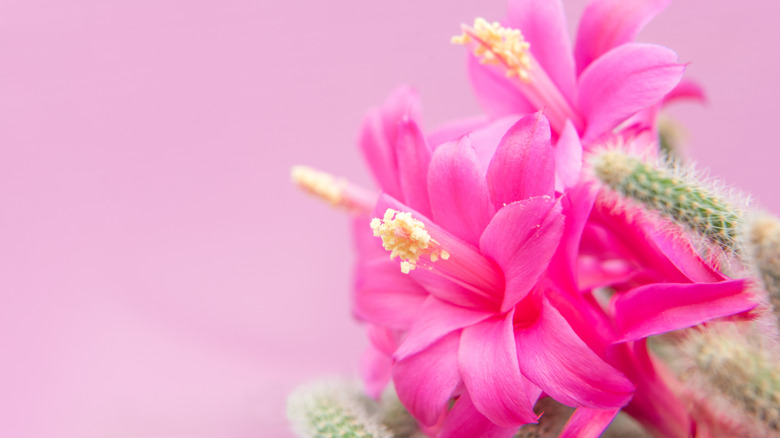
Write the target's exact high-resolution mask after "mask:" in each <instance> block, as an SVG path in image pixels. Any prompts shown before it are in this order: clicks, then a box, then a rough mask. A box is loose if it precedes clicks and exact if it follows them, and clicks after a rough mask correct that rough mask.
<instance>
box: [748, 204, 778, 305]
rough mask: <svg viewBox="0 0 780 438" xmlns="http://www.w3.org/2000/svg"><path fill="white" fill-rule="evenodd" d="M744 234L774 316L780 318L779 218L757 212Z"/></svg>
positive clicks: (751, 258)
mask: <svg viewBox="0 0 780 438" xmlns="http://www.w3.org/2000/svg"><path fill="white" fill-rule="evenodd" d="M745 234H746V238H745V243H746V245H747V247H748V250H747V252H748V254H749V256H750V260H751V261H752V262H753V263H754V264H755V268H756V270H757V271H758V272H757V273H758V275H759V276H760V277H761V280H762V281H763V283H764V288H765V289H766V291H767V292H768V293H769V302H770V304H771V306H772V311H773V312H774V314H775V318H777V319H780V219H778V218H776V217H774V216H772V215H769V214H757V215H755V217H752V218H751V219H750V220H749V221H748V223H747V225H746V232H745Z"/></svg>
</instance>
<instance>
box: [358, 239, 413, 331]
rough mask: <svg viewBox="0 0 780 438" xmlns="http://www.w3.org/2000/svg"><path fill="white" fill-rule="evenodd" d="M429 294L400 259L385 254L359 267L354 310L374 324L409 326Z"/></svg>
mask: <svg viewBox="0 0 780 438" xmlns="http://www.w3.org/2000/svg"><path fill="white" fill-rule="evenodd" d="M427 296H428V293H427V292H426V291H425V289H424V288H423V287H422V286H420V285H419V284H418V283H417V282H415V281H414V280H413V279H412V278H411V277H410V276H408V275H404V274H403V273H402V272H401V271H400V269H399V268H398V262H397V261H393V260H390V257H387V253H385V257H384V259H382V260H377V261H374V262H373V263H360V264H359V265H358V267H357V268H356V281H355V294H354V296H353V300H352V304H353V312H354V314H355V316H356V317H357V318H358V319H360V320H362V321H366V322H369V323H372V324H377V325H381V326H385V327H389V328H393V329H398V330H405V329H407V328H409V325H410V324H411V323H412V320H413V319H414V317H415V315H417V311H418V310H419V309H420V307H421V306H422V304H423V302H424V301H425V298H426V297H427Z"/></svg>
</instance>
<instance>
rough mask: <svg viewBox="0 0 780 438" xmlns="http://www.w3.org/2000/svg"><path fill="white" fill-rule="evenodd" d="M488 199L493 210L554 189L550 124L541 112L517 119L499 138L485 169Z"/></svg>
mask: <svg viewBox="0 0 780 438" xmlns="http://www.w3.org/2000/svg"><path fill="white" fill-rule="evenodd" d="M487 182H488V187H489V188H490V198H491V199H492V200H493V204H494V205H495V206H496V209H499V208H501V207H502V206H503V205H504V204H509V203H511V202H514V201H520V200H523V199H528V198H530V197H533V196H544V195H547V196H550V195H552V194H553V191H554V188H555V159H554V157H553V150H552V145H551V143H550V124H549V122H548V121H547V117H544V115H542V113H541V112H538V113H536V114H529V115H527V116H525V117H523V118H522V119H520V120H519V121H518V122H517V123H516V124H515V125H514V126H512V127H511V128H509V131H507V133H506V134H505V135H504V137H503V138H502V139H501V142H500V143H499V144H498V149H496V153H495V155H494V156H493V159H492V160H491V161H490V166H489V167H488V169H487Z"/></svg>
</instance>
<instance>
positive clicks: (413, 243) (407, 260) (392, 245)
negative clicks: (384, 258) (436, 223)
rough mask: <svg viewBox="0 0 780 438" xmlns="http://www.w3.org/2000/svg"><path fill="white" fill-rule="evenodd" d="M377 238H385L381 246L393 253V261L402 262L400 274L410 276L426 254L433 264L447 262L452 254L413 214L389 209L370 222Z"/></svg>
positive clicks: (391, 255)
mask: <svg viewBox="0 0 780 438" xmlns="http://www.w3.org/2000/svg"><path fill="white" fill-rule="evenodd" d="M371 229H372V230H374V236H375V237H380V238H381V239H382V246H384V248H385V249H386V250H388V251H390V258H391V259H394V258H396V257H398V258H400V259H401V272H403V273H404V274H408V273H409V272H411V271H412V270H414V269H415V268H416V267H417V262H418V261H419V260H420V257H421V256H424V255H427V256H428V258H430V259H431V261H432V262H435V261H437V260H439V259H442V260H447V259H448V258H449V257H450V254H449V253H448V252H447V251H445V250H444V249H442V248H441V246H440V245H439V242H437V241H435V240H434V239H432V238H431V235H430V234H428V231H427V230H426V229H425V224H424V223H422V222H421V221H419V220H417V219H415V218H413V217H412V214H411V213H408V212H401V211H396V210H393V209H392V208H388V209H387V211H385V215H384V217H383V218H382V219H379V218H374V219H372V220H371Z"/></svg>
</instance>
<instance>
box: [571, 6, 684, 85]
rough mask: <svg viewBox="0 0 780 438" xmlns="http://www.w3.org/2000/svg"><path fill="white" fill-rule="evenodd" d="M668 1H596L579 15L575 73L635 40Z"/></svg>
mask: <svg viewBox="0 0 780 438" xmlns="http://www.w3.org/2000/svg"><path fill="white" fill-rule="evenodd" d="M669 3H671V0H630V1H627V0H595V1H592V2H590V3H589V4H588V7H587V8H585V12H583V14H582V19H581V20H580V26H579V29H578V30H577V45H576V48H575V49H574V57H575V59H576V60H577V74H580V73H581V72H582V71H583V70H585V68H587V67H588V65H590V63H591V62H593V61H594V60H595V59H596V58H598V57H599V56H601V55H603V54H605V53H607V52H608V51H610V50H612V49H614V48H615V47H617V46H620V45H622V44H625V43H629V42H631V41H633V40H634V38H636V35H637V34H638V33H639V31H640V30H642V28H643V27H644V26H645V25H646V24H647V23H649V22H650V20H652V19H653V17H655V16H656V15H658V13H659V12H661V11H663V10H664V9H665V8H666V7H667V6H668V5H669Z"/></svg>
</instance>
